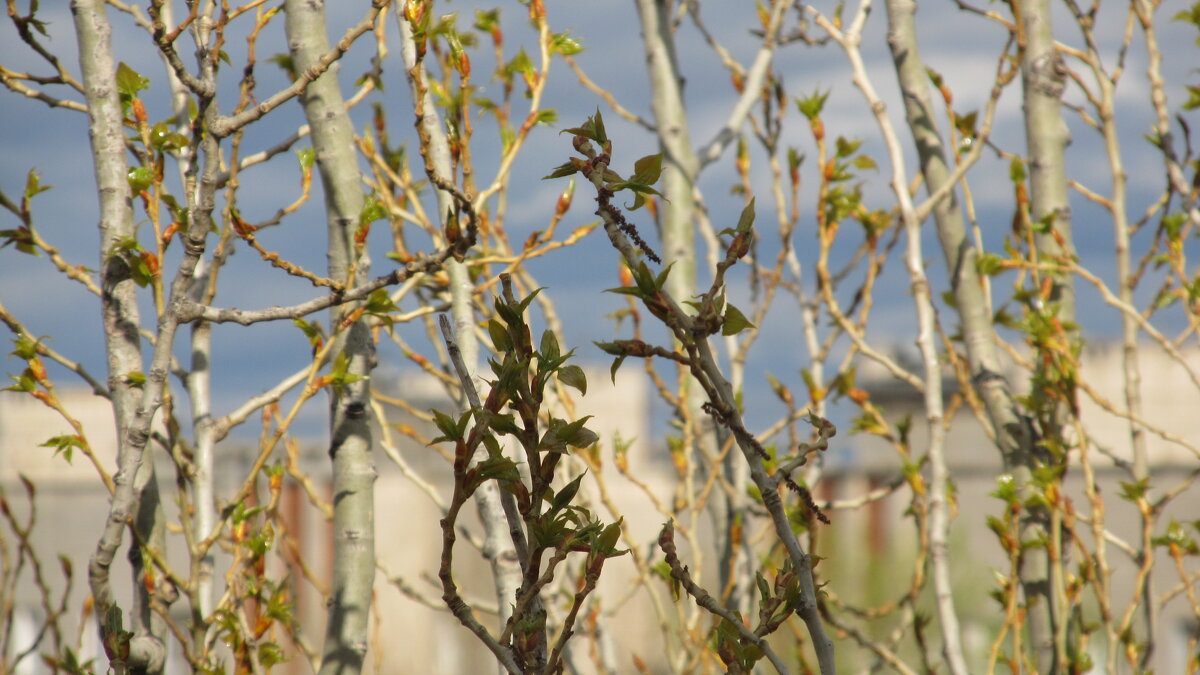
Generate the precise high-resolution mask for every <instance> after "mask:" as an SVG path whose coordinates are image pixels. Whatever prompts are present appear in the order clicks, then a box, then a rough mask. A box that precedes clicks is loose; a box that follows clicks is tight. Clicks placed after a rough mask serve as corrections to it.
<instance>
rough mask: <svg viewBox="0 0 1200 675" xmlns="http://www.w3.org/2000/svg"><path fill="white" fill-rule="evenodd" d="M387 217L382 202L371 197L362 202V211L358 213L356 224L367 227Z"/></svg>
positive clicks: (385, 208)
mask: <svg viewBox="0 0 1200 675" xmlns="http://www.w3.org/2000/svg"><path fill="white" fill-rule="evenodd" d="M387 217H388V212H387V207H385V206H384V205H383V203H382V202H380V201H379V200H378V199H376V198H375V196H374V195H372V196H370V197H368V198H367V199H366V200H364V202H363V207H362V211H360V212H359V214H358V224H359V225H369V224H371V223H373V222H375V221H377V220H383V219H384V218H387Z"/></svg>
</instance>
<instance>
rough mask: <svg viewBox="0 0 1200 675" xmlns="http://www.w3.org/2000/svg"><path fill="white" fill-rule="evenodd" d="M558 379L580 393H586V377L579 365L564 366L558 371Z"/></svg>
mask: <svg viewBox="0 0 1200 675" xmlns="http://www.w3.org/2000/svg"><path fill="white" fill-rule="evenodd" d="M558 381H559V382H562V383H563V384H565V385H567V386H568V387H575V388H576V389H578V390H579V393H580V394H583V395H587V377H586V376H585V375H584V374H583V369H582V368H580V367H579V366H564V367H563V368H561V369H560V370H559V371H558Z"/></svg>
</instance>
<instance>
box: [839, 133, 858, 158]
mask: <svg viewBox="0 0 1200 675" xmlns="http://www.w3.org/2000/svg"><path fill="white" fill-rule="evenodd" d="M861 145H862V140H861V139H860V140H855V141H848V140H846V139H845V138H844V137H842V136H838V138H837V141H835V142H834V146H835V152H836V153H837V156H838V157H849V156H850V155H853V154H854V153H855V152H856V151H857V150H858V148H859V147H860V146H861Z"/></svg>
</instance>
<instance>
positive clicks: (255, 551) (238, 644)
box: [194, 462, 296, 675]
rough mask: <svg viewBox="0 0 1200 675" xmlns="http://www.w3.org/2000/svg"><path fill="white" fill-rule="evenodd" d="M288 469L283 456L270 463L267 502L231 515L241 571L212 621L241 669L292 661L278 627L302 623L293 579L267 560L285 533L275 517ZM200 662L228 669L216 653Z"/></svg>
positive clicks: (220, 673) (211, 670) (218, 671)
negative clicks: (279, 574)
mask: <svg viewBox="0 0 1200 675" xmlns="http://www.w3.org/2000/svg"><path fill="white" fill-rule="evenodd" d="M284 473H285V469H284V466H283V464H282V463H281V462H276V463H275V464H273V465H271V466H269V467H267V469H266V475H267V480H268V485H269V490H270V496H269V498H268V500H267V504H266V505H264V506H247V505H246V504H245V503H238V504H237V505H236V506H234V507H233V510H232V512H231V514H230V517H229V521H228V527H229V535H230V541H231V543H232V544H233V545H234V556H235V563H234V567H235V570H236V574H234V573H233V572H231V575H233V576H232V578H234V579H236V581H235V582H234V583H233V584H231V591H232V593H231V594H230V595H229V596H228V597H227V598H226V600H225V601H224V602H222V604H221V606H219V607H217V608H216V610H214V612H213V615H212V618H211V621H212V623H213V625H214V626H215V627H216V630H217V637H218V639H220V640H221V642H223V643H224V644H225V645H226V646H227V647H229V649H230V652H231V653H232V655H233V660H234V665H235V670H236V672H250V671H251V670H253V669H254V668H256V667H259V666H258V665H255V664H259V665H261V666H263V667H266V668H270V667H272V666H275V665H277V664H280V663H283V662H284V661H286V660H287V656H286V654H285V653H284V650H283V647H282V646H281V645H280V644H279V643H278V642H277V641H276V639H275V636H274V633H275V631H276V630H277V629H281V630H283V631H284V632H286V633H288V634H293V631H294V630H295V627H296V615H295V608H294V606H293V604H292V601H291V598H292V583H291V580H290V579H289V578H287V577H285V578H283V579H278V580H277V579H272V578H271V577H270V576H269V574H268V570H267V564H266V563H267V555H268V553H270V551H271V550H272V549H273V548H274V547H275V540H276V538H277V537H278V536H279V535H278V532H277V531H276V529H275V526H274V525H273V523H274V522H275V521H276V517H277V514H276V513H275V507H276V505H277V504H278V501H279V495H280V490H281V488H282V485H283V477H284ZM240 605H248V606H249V607H250V608H251V611H249V612H246V611H244V609H243V608H241V607H239V606H240ZM247 615H248V616H250V617H251V618H252V623H250V624H247V623H246V622H245V621H244V620H243V617H245V616H247ZM194 665H195V666H196V669H197V671H198V672H203V673H206V674H211V675H224V673H225V672H226V670H225V665H224V664H223V663H222V662H221V661H219V660H214V659H211V658H209V660H207V661H205V662H204V663H198V664H194Z"/></svg>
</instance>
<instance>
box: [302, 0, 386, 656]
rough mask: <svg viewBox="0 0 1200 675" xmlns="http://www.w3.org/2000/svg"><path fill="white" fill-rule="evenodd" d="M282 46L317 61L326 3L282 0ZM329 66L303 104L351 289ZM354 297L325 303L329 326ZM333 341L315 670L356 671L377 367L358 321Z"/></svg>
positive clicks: (356, 194)
mask: <svg viewBox="0 0 1200 675" xmlns="http://www.w3.org/2000/svg"><path fill="white" fill-rule="evenodd" d="M285 8H286V10H287V23H286V29H287V36H288V48H289V50H290V51H291V54H292V60H293V62H294V63H295V66H296V71H297V72H303V71H304V70H306V69H308V68H310V67H311V66H313V65H314V64H316V63H317V60H318V58H319V57H320V55H321V54H322V53H324V52H325V51H327V50H328V49H329V39H328V36H327V28H326V24H325V12H324V7H323V5H321V4H320V3H311V2H306V1H304V0H288V2H287V3H286V4H285ZM337 73H338V67H337V65H334V66H331V67H330V68H329V70H328V71H326V72H325V73H324V74H323V75H321V77H319V78H317V79H316V80H314V81H313V82H312V83H310V84H309V86H308V88H307V89H306V90H305V92H304V94H303V95H302V96H301V102H302V103H303V105H304V114H305V117H307V119H308V123H309V126H310V127H311V128H312V139H313V149H314V150H315V151H316V159H317V168H318V171H319V172H320V175H321V184H322V186H323V187H324V192H325V215H326V221H327V222H326V227H327V228H328V250H327V252H326V255H327V258H328V263H329V276H330V278H332V279H335V280H338V281H345V282H346V283H347V286H348V287H353V286H354V285H357V284H358V283H361V282H362V281H364V280H365V279H366V273H367V271H368V269H369V266H370V259H369V258H368V257H367V255H366V251H365V248H362V247H357V246H356V245H355V236H356V234H358V233H359V228H360V227H365V226H366V225H367V224H363V223H360V222H359V215H360V214H361V212H362V209H363V188H362V177H361V175H360V173H359V168H358V155H357V152H356V149H355V148H356V146H355V143H354V129H353V127H352V126H351V124H350V118H349V116H348V115H347V114H346V110H345V103H344V101H343V99H342V94H341V90H340V89H339V86H338V79H337ZM356 306H357V305H354V304H348V305H341V306H339V307H337V308H335V309H334V310H333V311H331V313H330V314H331V316H330V325H331V328H332V330H333V331H334V332H336V331H338V327H339V326H340V325H341V324H342V322H343V319H344V317H346V316H347V314H349V313H350V312H352V311H354V309H355V307H356ZM338 339H339V340H340V341H341V344H340V345H337V346H336V347H335V348H334V353H335V354H339V357H338V358H345V359H346V362H347V364H348V366H349V367H348V369H347V374H348V375H350V376H355V377H359V378H362V379H359V380H357V381H355V382H347V383H344V384H341V385H335V386H334V387H333V388H332V390H331V396H330V425H331V432H330V444H329V455H330V458H331V459H332V461H333V493H334V499H333V504H334V507H333V532H334V541H333V546H334V554H333V583H332V585H331V587H330V588H331V594H330V599H329V617H328V620H329V623H328V624H327V627H326V630H325V647H324V650H323V655H322V658H321V671H320V672H321V675H330V674H332V673H358V672H360V671H361V670H362V667H363V662H364V660H365V658H366V653H367V641H368V630H369V619H370V610H371V597H372V590H373V586H374V582H375V492H374V484H375V478H376V472H375V464H374V461H373V459H372V456H371V449H372V439H371V426H370V416H369V414H368V411H369V410H370V401H369V398H370V388H369V386H368V380H367V379H366V378H367V377H369V376H370V374H371V371H372V369H373V368H374V367H375V342H374V339H373V338H372V336H371V332H370V330H369V328H368V326H367V325H366V323H365V322H364V321H362V320H361V319H360V320H358V321H355V322H354V323H353V324H352V325H351V326H350V327H349V328H348V329H346V331H345V335H344V336H340V337H339V338H338Z"/></svg>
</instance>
